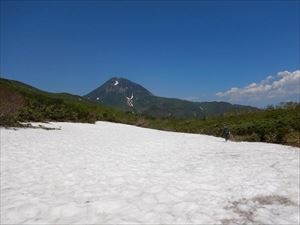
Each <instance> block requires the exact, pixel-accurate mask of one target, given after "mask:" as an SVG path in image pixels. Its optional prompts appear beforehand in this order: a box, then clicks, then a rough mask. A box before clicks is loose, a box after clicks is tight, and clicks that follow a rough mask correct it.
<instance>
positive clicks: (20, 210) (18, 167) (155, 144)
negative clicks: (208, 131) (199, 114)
mask: <svg viewBox="0 0 300 225" xmlns="http://www.w3.org/2000/svg"><path fill="white" fill-rule="evenodd" d="M34 125H36V126H37V125H39V124H34ZM41 125H44V126H47V127H50V128H54V127H56V128H58V129H59V130H50V131H45V130H41V129H18V130H17V131H15V130H7V129H2V128H0V129H1V149H0V150H1V162H2V163H1V175H0V176H1V177H0V179H1V186H0V189H1V190H0V191H1V201H0V206H1V208H0V213H1V215H0V220H1V221H0V223H1V224H31V225H33V224H36V225H38V224H222V225H229V224H245V225H246V224H248V225H250V224H270V221H271V222H272V224H290V225H291V224H299V166H300V165H299V149H297V148H293V147H289V146H282V145H274V144H264V143H245V142H244V143H235V142H231V141H229V142H224V140H223V139H221V138H216V137H211V136H206V135H195V134H183V133H174V132H165V131H158V130H152V129H144V128H139V127H134V126H128V125H124V124H114V123H108V122H97V123H96V124H82V123H57V122H55V123H50V124H41ZM37 140H38V141H37Z"/></svg>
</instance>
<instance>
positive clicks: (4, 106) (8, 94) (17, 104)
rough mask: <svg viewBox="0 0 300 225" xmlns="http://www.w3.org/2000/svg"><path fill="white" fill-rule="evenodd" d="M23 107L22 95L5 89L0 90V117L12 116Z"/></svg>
mask: <svg viewBox="0 0 300 225" xmlns="http://www.w3.org/2000/svg"><path fill="white" fill-rule="evenodd" d="M23 106H25V99H24V97H23V96H22V95H20V94H18V93H16V92H14V91H11V90H9V89H8V88H6V87H1V88H0V115H8V114H14V113H16V112H17V111H18V110H19V109H20V108H22V107H23Z"/></svg>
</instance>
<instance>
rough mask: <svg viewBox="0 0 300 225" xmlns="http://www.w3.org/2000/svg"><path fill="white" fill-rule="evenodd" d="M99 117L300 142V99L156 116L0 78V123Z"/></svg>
mask: <svg viewBox="0 0 300 225" xmlns="http://www.w3.org/2000/svg"><path fill="white" fill-rule="evenodd" d="M97 120H102V121H111V122H119V123H126V124H132V125H137V126H142V127H149V128H155V129H161V130H169V131H177V132H188V133H201V134H208V135H214V136H221V134H222V129H223V127H224V125H227V126H228V127H229V129H230V131H231V134H232V135H231V139H232V140H235V141H261V142H270V143H280V144H288V145H294V146H298V147H300V143H299V135H300V104H296V103H286V104H282V105H279V106H276V107H273V106H270V107H268V108H267V109H265V110H261V111H252V112H251V111H250V112H235V113H230V114H226V115H223V116H219V117H210V118H209V117H208V118H205V119H175V118H170V117H168V118H155V117H147V116H144V115H140V114H136V113H131V112H127V113H125V112H123V111H121V110H119V109H115V108H111V107H107V106H104V105H101V104H99V103H94V102H91V101H88V100H86V99H84V98H82V97H80V96H76V95H70V94H66V93H60V94H53V93H48V92H44V91H41V90H38V89H36V88H34V87H31V86H28V85H25V84H23V83H20V82H17V81H11V80H6V79H0V126H2V127H17V126H23V125H22V124H21V123H19V122H28V121H44V122H45V121H69V122H85V123H94V122H95V121H97Z"/></svg>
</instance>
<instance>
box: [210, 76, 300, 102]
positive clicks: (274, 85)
mask: <svg viewBox="0 0 300 225" xmlns="http://www.w3.org/2000/svg"><path fill="white" fill-rule="evenodd" d="M299 94H300V70H296V71H294V72H289V71H283V72H279V73H278V74H277V76H268V77H267V78H266V79H264V80H262V81H260V82H259V83H251V84H249V85H247V86H245V87H242V88H237V87H233V88H230V89H229V90H227V91H224V92H218V93H216V95H217V96H218V97H220V98H226V99H228V100H229V101H233V102H244V101H246V102H257V101H266V100H272V99H273V100H274V99H281V100H282V99H287V98H288V97H289V96H292V95H299Z"/></svg>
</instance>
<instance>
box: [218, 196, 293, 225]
mask: <svg viewBox="0 0 300 225" xmlns="http://www.w3.org/2000/svg"><path fill="white" fill-rule="evenodd" d="M270 205H277V206H278V205H280V206H297V204H296V203H294V202H293V201H291V200H290V199H289V198H287V197H285V196H280V195H266V196H263V195H259V196H256V197H254V198H251V199H246V198H242V199H239V200H237V201H233V202H229V204H228V205H227V206H226V207H224V208H225V209H227V210H229V211H231V212H233V213H234V215H235V216H234V217H233V218H230V219H228V218H226V219H223V220H221V223H222V225H233V224H242V225H246V224H263V223H262V222H261V221H258V220H257V219H256V212H257V210H258V209H259V208H264V207H265V206H270Z"/></svg>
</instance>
